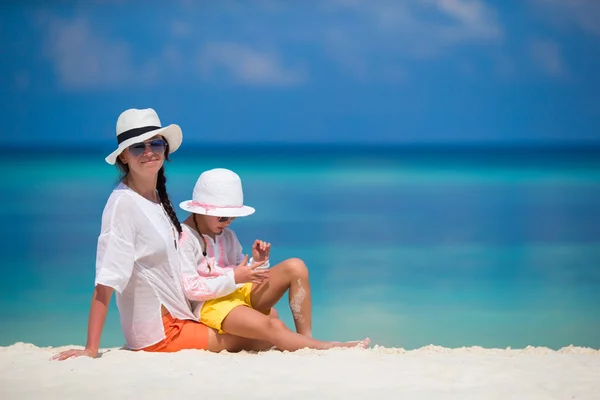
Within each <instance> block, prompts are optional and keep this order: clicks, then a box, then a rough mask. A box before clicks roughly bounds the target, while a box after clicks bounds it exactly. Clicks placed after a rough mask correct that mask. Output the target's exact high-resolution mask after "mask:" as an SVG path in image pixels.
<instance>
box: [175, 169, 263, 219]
mask: <svg viewBox="0 0 600 400" xmlns="http://www.w3.org/2000/svg"><path fill="white" fill-rule="evenodd" d="M179 207H181V208H182V209H183V210H185V211H188V212H191V213H194V214H204V215H212V216H216V217H246V216H248V215H250V214H253V213H254V208H252V207H248V206H245V205H244V193H243V191H242V180H241V179H240V177H239V176H238V175H237V174H236V173H235V172H233V171H231V170H228V169H224V168H215V169H211V170H209V171H205V172H203V173H202V174H201V175H200V177H199V178H198V180H197V181H196V186H194V193H193V194H192V200H187V201H184V202H182V203H180V204H179Z"/></svg>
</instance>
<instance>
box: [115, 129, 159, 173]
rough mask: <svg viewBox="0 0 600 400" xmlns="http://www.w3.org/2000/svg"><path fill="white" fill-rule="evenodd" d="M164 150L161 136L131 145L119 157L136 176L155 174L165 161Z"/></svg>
mask: <svg viewBox="0 0 600 400" xmlns="http://www.w3.org/2000/svg"><path fill="white" fill-rule="evenodd" d="M166 149H167V142H166V141H165V140H164V139H163V138H162V136H160V135H156V136H154V137H152V138H150V139H148V140H146V141H144V142H140V143H134V144H132V145H131V146H129V147H128V148H127V149H125V150H124V151H123V152H122V153H121V155H120V156H119V157H120V158H121V161H123V163H124V164H127V165H128V166H129V170H130V171H132V172H133V173H135V174H137V175H151V174H157V173H158V171H159V170H160V168H161V167H162V166H163V163H164V161H165V151H166Z"/></svg>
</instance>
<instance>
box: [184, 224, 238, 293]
mask: <svg viewBox="0 0 600 400" xmlns="http://www.w3.org/2000/svg"><path fill="white" fill-rule="evenodd" d="M198 246H200V241H199V240H198V239H196V237H195V236H193V234H192V233H191V232H189V231H187V229H186V228H184V235H183V237H182V240H181V246H180V254H181V276H182V279H183V282H182V286H183V291H184V293H185V295H186V297H187V298H188V299H189V300H195V301H206V300H210V299H216V298H219V297H223V296H227V295H228V294H230V293H232V292H233V291H235V289H236V284H235V278H234V271H233V269H224V268H215V267H214V266H213V268H212V270H210V271H209V269H208V265H207V260H206V258H204V256H202V254H201V251H200V249H199V248H198Z"/></svg>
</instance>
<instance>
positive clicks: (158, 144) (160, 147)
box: [127, 139, 167, 157]
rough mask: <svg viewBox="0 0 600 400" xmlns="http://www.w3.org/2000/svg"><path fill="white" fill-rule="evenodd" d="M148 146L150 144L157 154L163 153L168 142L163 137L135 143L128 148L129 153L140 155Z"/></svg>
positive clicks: (135, 155)
mask: <svg viewBox="0 0 600 400" xmlns="http://www.w3.org/2000/svg"><path fill="white" fill-rule="evenodd" d="M146 146H150V150H152V152H153V153H156V154H163V153H164V152H165V150H166V149H167V142H165V141H164V140H162V139H154V140H151V141H149V142H147V143H146V142H142V143H135V144H132V145H131V146H129V147H128V148H127V149H128V150H129V153H130V154H131V155H132V156H134V157H139V156H141V155H142V154H144V152H145V151H146Z"/></svg>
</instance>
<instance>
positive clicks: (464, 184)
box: [0, 147, 600, 349]
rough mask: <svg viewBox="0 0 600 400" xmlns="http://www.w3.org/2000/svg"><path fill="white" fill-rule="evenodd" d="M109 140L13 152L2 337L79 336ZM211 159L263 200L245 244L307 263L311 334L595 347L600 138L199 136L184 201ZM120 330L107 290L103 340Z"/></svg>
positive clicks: (45, 339)
mask: <svg viewBox="0 0 600 400" xmlns="http://www.w3.org/2000/svg"><path fill="white" fill-rule="evenodd" d="M108 152H109V150H108V149H107V151H105V152H99V151H97V152H90V151H82V150H73V151H62V152H60V153H59V152H56V151H47V150H43V149H40V150H38V151H34V152H24V151H13V152H9V153H5V154H3V155H2V158H1V159H0V165H1V167H2V170H3V171H5V172H4V174H3V175H4V182H3V185H2V187H3V189H2V198H3V200H2V203H3V205H4V206H3V207H2V208H0V235H1V240H0V246H1V254H2V273H3V274H2V279H1V280H0V320H1V321H2V329H1V330H0V345H1V346H5V345H9V344H12V343H15V342H30V343H34V344H36V345H38V346H60V345H67V344H78V345H84V344H85V340H86V329H87V317H88V311H89V304H90V300H91V294H92V290H93V282H94V262H95V251H96V240H97V236H98V233H99V229H100V217H101V213H102V209H103V207H104V204H105V202H106V199H107V197H108V195H109V194H110V191H111V190H112V188H113V187H114V185H115V184H116V179H117V173H116V170H115V168H114V167H112V166H109V165H108V164H106V163H105V162H104V161H103V158H104V156H105V155H106V154H108ZM105 153H106V154H105ZM215 167H225V168H230V169H233V170H234V171H236V172H237V173H238V174H239V175H240V176H241V177H242V180H243V185H244V194H245V200H246V203H247V204H249V205H251V206H253V207H255V208H256V209H257V212H256V214H254V215H252V216H250V217H248V218H244V219H238V220H236V221H235V222H234V224H233V225H232V228H233V229H235V230H236V232H237V233H238V236H239V237H240V240H241V241H242V245H244V246H245V248H247V249H249V246H250V244H251V243H252V241H253V240H254V239H256V238H260V239H264V240H267V241H270V242H271V243H272V255H271V258H272V260H273V262H277V261H280V260H283V259H285V258H288V257H300V258H302V259H303V260H304V261H305V262H306V263H307V265H308V267H309V270H310V276H311V287H312V295H313V323H314V329H313V333H314V335H315V337H317V338H322V339H327V340H350V339H357V338H362V337H364V336H369V337H371V339H372V342H373V343H374V344H379V345H384V346H395V347H404V348H407V349H413V348H417V347H420V346H424V345H428V344H435V345H440V346H448V347H459V346H474V345H479V346H484V347H500V348H504V347H508V346H510V347H513V348H517V347H524V346H527V345H534V346H548V347H550V348H554V349H557V348H560V347H563V346H567V345H569V344H574V345H579V346H590V347H594V348H600V212H599V206H600V152H598V151H584V150H580V151H575V150H573V151H558V150H554V151H550V150H536V149H523V150H519V149H503V150H495V151H492V150H484V149H470V150H457V149H436V150H427V149H416V150H415V149H412V150H411V149H408V150H407V149H396V148H353V149H352V148H351V149H344V148H333V147H331V148H328V147H322V148H310V147H300V148H298V147H279V148H276V147H272V148H267V149H264V148H261V147H250V148H234V147H231V148H198V149H193V148H188V149H185V150H183V149H182V150H181V151H179V152H177V153H175V154H173V156H172V161H171V162H170V163H169V164H168V165H167V176H168V183H167V186H168V189H169V192H170V194H171V198H172V200H173V202H174V204H176V205H177V204H179V202H180V201H183V200H186V199H188V198H190V196H191V192H192V189H193V186H194V184H195V181H196V179H197V177H198V175H199V174H200V173H201V172H202V171H204V170H206V169H210V168H215ZM179 216H180V217H181V218H182V219H183V218H184V217H185V212H183V211H179ZM277 309H278V311H279V312H280V314H281V316H282V318H283V320H284V321H285V322H286V323H287V324H288V326H290V327H292V328H293V323H292V319H291V314H290V312H289V308H288V304H287V296H286V297H284V298H283V299H282V301H281V302H280V303H279V305H278V306H277ZM123 343H124V340H123V337H122V334H121V331H120V326H119V319H118V311H117V308H116V305H115V302H114V298H113V302H112V303H111V309H110V312H109V316H108V319H107V322H106V324H105V328H104V332H103V336H102V343H101V345H102V346H103V347H113V346H120V345H122V344H123Z"/></svg>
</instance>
